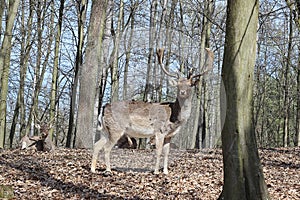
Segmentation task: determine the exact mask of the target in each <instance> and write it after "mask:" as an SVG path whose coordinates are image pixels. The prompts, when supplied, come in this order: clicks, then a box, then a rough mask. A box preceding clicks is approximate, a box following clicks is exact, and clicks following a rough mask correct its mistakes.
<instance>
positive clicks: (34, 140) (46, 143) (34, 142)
mask: <svg viewBox="0 0 300 200" xmlns="http://www.w3.org/2000/svg"><path fill="white" fill-rule="evenodd" d="M35 119H36V120H37V122H38V123H37V124H35V128H36V129H37V130H38V136H31V137H29V136H28V135H25V136H23V137H22V138H21V140H20V142H19V146H20V148H21V149H34V150H36V151H50V152H53V151H54V150H55V145H54V143H53V142H52V140H51V138H50V135H49V130H50V129H51V127H52V125H51V123H52V122H53V120H54V119H52V120H50V121H49V122H48V123H46V122H41V121H39V120H38V119H37V117H36V116H35Z"/></svg>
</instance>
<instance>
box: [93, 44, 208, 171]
mask: <svg viewBox="0 0 300 200" xmlns="http://www.w3.org/2000/svg"><path fill="white" fill-rule="evenodd" d="M206 50H207V52H208V56H210V60H212V59H213V53H212V52H211V51H210V50H209V49H206ZM163 53H164V50H163V49H159V50H158V51H157V56H158V61H159V64H160V66H161V68H162V70H163V71H164V73H165V74H166V75H168V76H170V77H173V78H175V79H176V85H177V98H176V101H175V102H172V103H150V102H138V101H121V102H114V103H111V104H106V105H105V106H104V108H103V112H102V116H99V123H100V124H101V127H100V128H101V131H100V132H101V138H100V140H99V141H98V142H96V143H95V145H94V151H93V158H92V163H91V171H92V172H93V173H94V172H95V170H96V164H97V159H98V155H99V152H100V150H102V149H104V154H105V155H104V159H105V164H106V172H109V173H110V172H111V166H110V152H111V149H112V148H113V146H114V145H115V144H116V143H117V141H118V140H119V139H120V138H121V136H123V135H124V134H126V135H127V136H129V137H136V138H150V137H155V145H156V151H157V152H156V156H157V157H156V165H155V170H154V173H155V174H158V173H159V165H160V156H161V154H162V152H164V163H163V173H164V174H168V155H169V149H170V140H171V138H172V137H173V136H174V135H175V134H176V133H178V132H179V130H180V128H181V127H182V125H183V124H184V123H185V122H186V121H187V120H188V118H189V117H190V113H191V108H192V103H191V100H192V87H193V86H194V85H195V84H196V82H197V81H198V80H199V77H200V76H202V75H203V74H204V73H206V72H204V73H202V74H198V75H190V76H189V78H182V77H180V73H179V72H178V73H176V74H172V73H170V72H168V71H167V70H166V68H165V66H164V64H163Z"/></svg>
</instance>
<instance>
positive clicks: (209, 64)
mask: <svg viewBox="0 0 300 200" xmlns="http://www.w3.org/2000/svg"><path fill="white" fill-rule="evenodd" d="M205 51H206V56H205V64H206V66H207V68H206V70H205V71H204V72H202V73H200V74H196V75H191V76H190V79H193V78H198V77H200V76H203V75H204V74H206V73H208V72H209V71H210V70H211V69H212V68H213V61H214V53H213V52H212V51H211V50H210V49H209V48H205Z"/></svg>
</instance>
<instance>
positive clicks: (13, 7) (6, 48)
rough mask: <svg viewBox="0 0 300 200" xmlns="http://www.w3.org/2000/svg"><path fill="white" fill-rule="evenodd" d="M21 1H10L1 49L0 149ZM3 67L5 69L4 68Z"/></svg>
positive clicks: (2, 141) (3, 139)
mask: <svg viewBox="0 0 300 200" xmlns="http://www.w3.org/2000/svg"><path fill="white" fill-rule="evenodd" d="M2 3H3V2H1V4H2ZM19 3H20V0H15V1H9V4H8V5H7V6H8V8H7V9H8V10H7V14H8V16H7V21H6V26H5V34H4V38H3V42H2V46H1V49H0V66H1V68H0V79H1V81H0V85H1V90H0V149H1V148H4V143H5V132H6V130H5V129H6V100H7V93H8V75H9V68H10V55H11V41H12V29H13V26H14V22H15V17H16V15H17V10H18V7H19ZM2 66H3V67H2Z"/></svg>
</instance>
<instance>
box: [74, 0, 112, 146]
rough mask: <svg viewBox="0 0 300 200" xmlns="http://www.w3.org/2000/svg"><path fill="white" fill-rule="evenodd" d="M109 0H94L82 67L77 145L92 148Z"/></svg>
mask: <svg viewBox="0 0 300 200" xmlns="http://www.w3.org/2000/svg"><path fill="white" fill-rule="evenodd" d="M106 5H107V0H94V1H93V2H92V10H91V16H90V24H89V28H88V34H89V35H88V39H87V47H86V55H85V60H84V63H83V66H82V68H81V77H80V87H79V105H78V121H77V133H76V143H75V146H76V147H78V148H91V147H92V145H93V123H94V108H95V107H94V106H95V98H96V91H97V76H98V68H99V67H101V66H99V61H98V59H95V58H99V56H98V55H99V53H100V47H101V44H102V34H103V27H102V25H103V20H102V18H103V17H104V16H103V13H104V12H105V10H106Z"/></svg>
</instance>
